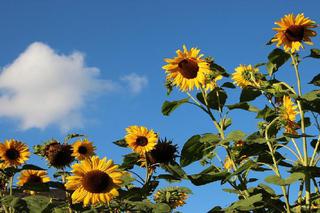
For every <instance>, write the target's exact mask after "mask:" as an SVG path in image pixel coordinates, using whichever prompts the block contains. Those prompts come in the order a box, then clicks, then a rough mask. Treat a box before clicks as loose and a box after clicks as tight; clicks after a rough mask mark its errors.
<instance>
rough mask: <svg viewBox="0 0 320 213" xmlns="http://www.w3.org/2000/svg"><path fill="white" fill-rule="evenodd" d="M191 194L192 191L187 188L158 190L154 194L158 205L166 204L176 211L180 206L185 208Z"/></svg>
mask: <svg viewBox="0 0 320 213" xmlns="http://www.w3.org/2000/svg"><path fill="white" fill-rule="evenodd" d="M189 194H191V191H190V190H189V189H188V188H185V187H177V186H176V187H166V188H163V189H160V190H158V191H157V192H156V193H155V194H154V197H153V199H154V201H156V203H166V204H168V205H169V206H170V207H171V208H172V209H175V208H177V207H179V206H183V205H184V204H185V203H186V202H185V201H186V200H187V198H188V197H189Z"/></svg>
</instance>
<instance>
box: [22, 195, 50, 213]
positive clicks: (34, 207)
mask: <svg viewBox="0 0 320 213" xmlns="http://www.w3.org/2000/svg"><path fill="white" fill-rule="evenodd" d="M23 199H24V200H25V201H26V203H27V205H28V208H29V209H30V213H39V212H43V211H44V210H45V209H46V208H47V207H48V206H49V204H50V203H51V199H50V198H49V197H46V196H42V195H33V196H28V197H24V198H23Z"/></svg>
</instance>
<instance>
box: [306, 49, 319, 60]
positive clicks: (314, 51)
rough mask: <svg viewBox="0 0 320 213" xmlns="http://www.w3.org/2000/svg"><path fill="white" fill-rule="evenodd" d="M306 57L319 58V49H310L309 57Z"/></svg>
mask: <svg viewBox="0 0 320 213" xmlns="http://www.w3.org/2000/svg"><path fill="white" fill-rule="evenodd" d="M307 57H311V58H320V50H319V49H315V48H313V49H311V50H310V55H308V56H307Z"/></svg>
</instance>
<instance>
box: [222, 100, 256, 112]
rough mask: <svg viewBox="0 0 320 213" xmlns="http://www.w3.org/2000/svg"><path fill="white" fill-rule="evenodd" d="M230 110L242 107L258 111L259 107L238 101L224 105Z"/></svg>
mask: <svg viewBox="0 0 320 213" xmlns="http://www.w3.org/2000/svg"><path fill="white" fill-rule="evenodd" d="M226 106H227V107H228V108H229V109H230V110H233V109H243V110H246V111H250V112H259V109H258V108H257V107H255V106H252V105H250V104H248V103H247V102H240V103H237V104H232V105H226Z"/></svg>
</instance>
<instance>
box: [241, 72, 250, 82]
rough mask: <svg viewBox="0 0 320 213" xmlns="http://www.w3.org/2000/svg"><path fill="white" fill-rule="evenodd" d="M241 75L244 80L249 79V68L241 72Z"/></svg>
mask: <svg viewBox="0 0 320 213" xmlns="http://www.w3.org/2000/svg"><path fill="white" fill-rule="evenodd" d="M242 77H243V79H244V80H246V81H250V80H251V72H250V71H249V70H245V71H243V72H242Z"/></svg>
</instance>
